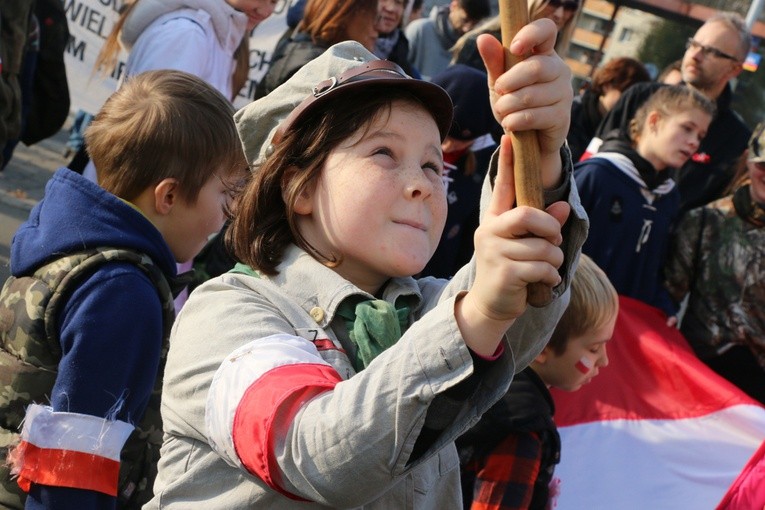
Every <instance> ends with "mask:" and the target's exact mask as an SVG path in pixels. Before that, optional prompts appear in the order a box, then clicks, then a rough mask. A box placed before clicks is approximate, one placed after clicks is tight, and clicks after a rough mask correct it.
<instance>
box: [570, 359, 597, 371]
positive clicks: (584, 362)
mask: <svg viewBox="0 0 765 510" xmlns="http://www.w3.org/2000/svg"><path fill="white" fill-rule="evenodd" d="M574 366H575V367H576V369H577V370H579V371H580V372H581V373H583V374H587V373H589V372H590V370H592V369H593V367H594V366H595V364H594V363H593V362H592V360H591V359H590V358H588V357H587V356H582V357H581V358H579V361H577V362H576V365H574Z"/></svg>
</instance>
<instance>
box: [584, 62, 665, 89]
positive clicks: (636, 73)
mask: <svg viewBox="0 0 765 510" xmlns="http://www.w3.org/2000/svg"><path fill="white" fill-rule="evenodd" d="M644 81H651V75H649V74H648V70H647V69H646V68H645V66H644V65H643V63H642V62H640V61H639V60H635V59H634V58H630V57H618V58H612V59H611V60H609V61H608V62H607V63H606V64H605V65H604V66H603V67H600V68H599V69H598V70H597V71H595V75H594V76H593V77H592V84H591V85H590V90H591V91H592V92H593V93H595V94H596V95H598V96H602V95H603V93H604V92H605V90H604V87H605V86H606V85H608V86H610V87H612V88H614V89H616V90H618V91H619V92H624V91H625V90H627V89H628V88H629V87H631V86H632V85H634V84H636V83H640V82H644Z"/></svg>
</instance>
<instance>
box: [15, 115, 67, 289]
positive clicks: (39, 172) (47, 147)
mask: <svg viewBox="0 0 765 510" xmlns="http://www.w3.org/2000/svg"><path fill="white" fill-rule="evenodd" d="M70 125H71V118H70V119H69V120H67V122H66V123H65V124H64V126H63V128H62V129H61V131H59V132H58V133H57V134H56V135H54V136H52V137H51V138H48V139H46V140H43V141H41V142H39V143H36V144H35V145H32V146H29V147H27V146H26V145H24V144H22V143H20V144H19V145H18V146H16V150H15V152H14V153H13V158H12V159H11V161H10V163H8V166H7V167H5V170H3V171H2V172H0V282H4V281H5V279H6V278H7V277H8V276H9V275H10V267H9V263H10V249H11V240H12V239H13V234H14V233H15V232H16V230H17V229H18V228H19V225H21V223H23V222H24V221H26V219H27V218H28V217H29V212H30V211H31V210H32V207H34V205H35V204H36V203H37V202H39V201H40V199H41V198H42V197H43V193H44V192H45V184H46V183H47V182H48V180H49V179H50V177H51V176H52V175H53V172H55V171H56V169H57V168H59V167H61V166H66V164H67V163H68V162H69V160H70V159H71V158H68V157H65V156H64V151H65V150H66V141H67V139H68V138H69V126H70Z"/></svg>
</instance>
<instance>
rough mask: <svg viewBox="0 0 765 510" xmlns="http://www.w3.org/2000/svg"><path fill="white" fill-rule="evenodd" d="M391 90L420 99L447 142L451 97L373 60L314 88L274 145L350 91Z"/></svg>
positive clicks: (395, 67) (282, 126) (283, 125)
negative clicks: (295, 127) (394, 89)
mask: <svg viewBox="0 0 765 510" xmlns="http://www.w3.org/2000/svg"><path fill="white" fill-rule="evenodd" d="M391 87H392V88H396V89H398V90H401V89H403V90H406V91H408V92H410V93H411V94H412V95H413V96H415V97H416V98H417V99H419V100H420V101H421V102H422V104H423V105H424V106H425V108H426V109H427V110H428V111H429V112H430V114H431V115H432V116H433V119H434V120H435V122H436V125H437V126H438V132H439V133H440V135H441V140H443V139H444V138H446V136H447V134H448V133H449V129H450V128H451V125H452V116H453V113H454V107H453V105H452V100H451V98H450V97H449V94H448V93H447V92H446V91H445V90H444V89H443V88H441V87H439V86H438V85H435V84H433V83H430V82H427V81H423V80H418V79H415V78H411V77H409V76H407V75H406V73H404V71H403V70H401V68H400V67H399V66H398V65H396V64H394V63H393V62H390V61H387V60H373V61H370V62H366V63H364V64H361V65H359V66H358V67H354V68H352V69H350V70H348V71H347V72H345V73H343V75H341V76H340V77H337V78H329V79H327V80H324V81H322V82H321V83H319V84H318V85H317V86H316V87H314V89H313V94H312V95H310V96H308V97H307V98H306V99H305V100H303V102H301V103H300V104H299V105H298V106H297V107H296V108H295V109H294V110H292V112H291V113H290V114H289V115H288V116H287V118H286V119H284V121H283V122H282V123H281V124H280V125H279V128H278V129H277V132H276V134H275V135H274V137H273V139H272V143H273V144H278V143H279V141H281V139H282V138H283V136H284V135H285V134H286V133H287V132H288V131H289V130H290V129H291V128H292V126H295V125H299V124H300V122H301V121H302V120H303V119H306V118H308V117H310V116H311V115H314V114H316V113H317V112H320V111H321V110H322V108H323V107H324V106H325V105H326V104H327V102H328V101H329V100H331V99H334V98H336V97H338V96H342V95H343V94H344V93H347V92H350V91H358V90H363V89H371V88H382V89H386V88H391Z"/></svg>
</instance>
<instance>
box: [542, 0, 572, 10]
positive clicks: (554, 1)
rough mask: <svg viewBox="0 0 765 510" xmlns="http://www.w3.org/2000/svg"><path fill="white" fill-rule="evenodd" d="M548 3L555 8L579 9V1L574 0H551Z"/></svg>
mask: <svg viewBox="0 0 765 510" xmlns="http://www.w3.org/2000/svg"><path fill="white" fill-rule="evenodd" d="M547 5H549V6H550V7H552V8H554V9H557V8H558V7H563V10H564V11H576V10H578V9H579V2H576V1H574V0H550V1H549V2H548V3H547Z"/></svg>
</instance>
